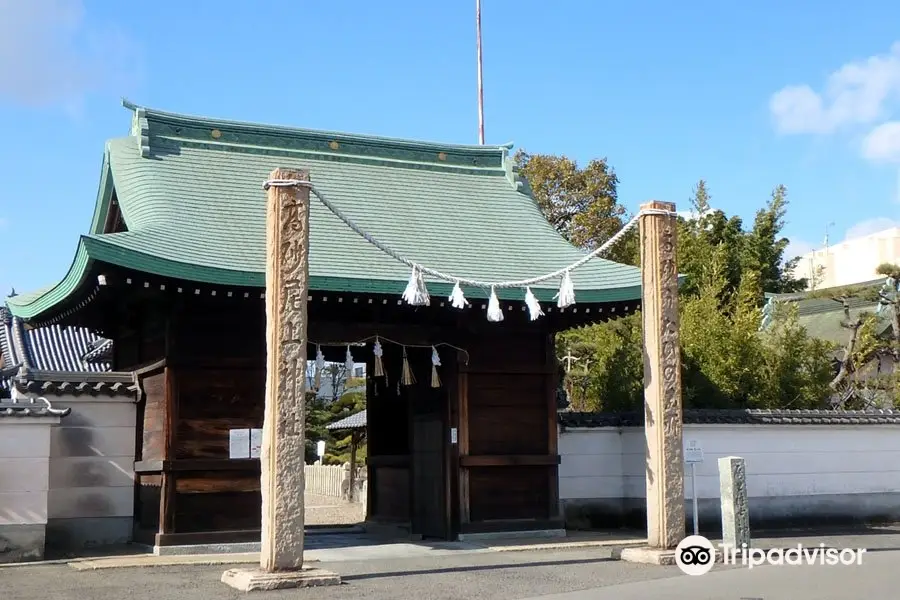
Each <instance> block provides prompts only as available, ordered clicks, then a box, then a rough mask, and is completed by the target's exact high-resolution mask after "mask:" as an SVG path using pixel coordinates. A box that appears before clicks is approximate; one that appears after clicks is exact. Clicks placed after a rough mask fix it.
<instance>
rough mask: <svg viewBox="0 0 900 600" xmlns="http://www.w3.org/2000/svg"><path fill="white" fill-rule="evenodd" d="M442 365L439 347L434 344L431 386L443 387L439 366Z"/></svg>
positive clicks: (432, 349) (432, 348)
mask: <svg viewBox="0 0 900 600" xmlns="http://www.w3.org/2000/svg"><path fill="white" fill-rule="evenodd" d="M439 366H441V357H440V355H439V354H438V351H437V348H435V347H434V346H432V347H431V387H433V388H439V387H441V378H440V377H439V376H438V371H437V368H438V367H439Z"/></svg>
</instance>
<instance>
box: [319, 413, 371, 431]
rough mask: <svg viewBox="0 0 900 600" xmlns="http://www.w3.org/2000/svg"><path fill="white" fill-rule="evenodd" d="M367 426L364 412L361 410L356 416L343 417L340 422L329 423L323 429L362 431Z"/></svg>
mask: <svg viewBox="0 0 900 600" xmlns="http://www.w3.org/2000/svg"><path fill="white" fill-rule="evenodd" d="M367 424H368V417H367V414H366V411H365V410H361V411H359V412H358V413H356V414H353V415H350V416H349V417H345V418H343V419H341V420H340V421H335V422H334V423H329V424H328V425H326V426H325V429H332V430H335V429H363V428H365V427H366V425H367Z"/></svg>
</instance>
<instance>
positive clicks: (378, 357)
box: [372, 338, 384, 377]
mask: <svg viewBox="0 0 900 600" xmlns="http://www.w3.org/2000/svg"><path fill="white" fill-rule="evenodd" d="M372 354H374V355H375V377H384V360H383V359H382V356H384V348H382V347H381V341H380V340H379V339H378V338H375V347H374V348H372Z"/></svg>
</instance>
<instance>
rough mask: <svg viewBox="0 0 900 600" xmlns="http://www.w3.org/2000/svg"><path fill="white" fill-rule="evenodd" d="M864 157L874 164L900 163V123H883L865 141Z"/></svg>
mask: <svg viewBox="0 0 900 600" xmlns="http://www.w3.org/2000/svg"><path fill="white" fill-rule="evenodd" d="M862 154H863V157H864V158H866V159H868V160H871V161H873V162H881V163H900V121H889V122H887V123H882V124H881V125H879V126H878V127H876V128H875V129H873V130H872V131H870V132H869V134H868V135H867V136H866V137H865V138H864V139H863V142H862Z"/></svg>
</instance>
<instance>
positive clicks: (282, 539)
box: [222, 169, 341, 591]
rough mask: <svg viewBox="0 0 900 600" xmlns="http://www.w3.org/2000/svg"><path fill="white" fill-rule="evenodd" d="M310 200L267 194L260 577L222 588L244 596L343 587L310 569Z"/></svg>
mask: <svg viewBox="0 0 900 600" xmlns="http://www.w3.org/2000/svg"><path fill="white" fill-rule="evenodd" d="M269 180H270V181H269V183H270V184H271V183H272V182H277V181H279V180H281V181H282V182H284V181H290V180H294V181H308V180H309V174H308V173H307V172H305V171H298V170H291V169H275V170H274V171H272V173H271V175H269ZM309 193H310V192H309V188H308V187H306V186H303V185H300V184H294V185H284V184H282V185H278V184H275V185H271V186H270V187H269V188H268V199H267V203H266V205H267V208H266V210H267V215H266V351H267V362H266V405H265V417H264V420H263V439H262V448H261V450H260V465H261V473H262V474H261V487H262V540H261V541H262V545H261V551H260V567H261V569H260V570H246V569H230V570H228V571H226V572H225V573H224V574H223V575H222V581H223V582H225V583H227V584H228V585H230V586H232V587H235V588H237V589H239V590H242V591H253V590H271V589H278V588H287V587H308V586H313V585H335V584H339V583H340V581H341V580H340V577H339V576H338V575H336V574H334V573H329V572H326V571H321V570H319V569H308V568H307V569H304V568H303V533H304V502H303V494H304V488H305V486H304V468H305V455H306V448H305V436H304V427H305V424H306V401H305V400H306V344H307V314H306V313H307V298H308V295H309Z"/></svg>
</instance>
